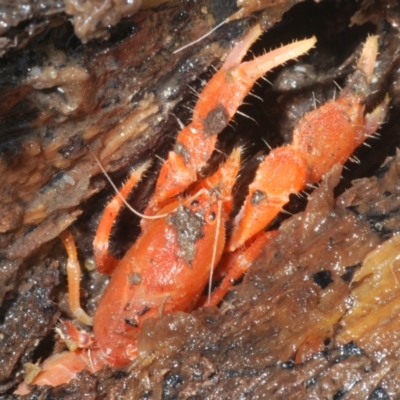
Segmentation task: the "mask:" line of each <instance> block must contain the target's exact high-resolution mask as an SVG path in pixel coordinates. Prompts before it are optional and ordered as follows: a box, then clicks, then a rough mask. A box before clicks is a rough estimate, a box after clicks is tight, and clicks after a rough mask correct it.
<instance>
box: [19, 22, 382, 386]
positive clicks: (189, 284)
mask: <svg viewBox="0 0 400 400" xmlns="http://www.w3.org/2000/svg"><path fill="white" fill-rule="evenodd" d="M260 34H261V29H260V27H259V26H258V25H257V26H255V27H254V28H253V29H251V30H250V32H249V33H248V34H247V35H246V37H245V38H244V39H242V40H241V41H240V42H239V43H238V44H237V45H236V46H235V47H234V49H233V50H232V52H231V53H230V55H229V56H228V57H227V59H226V60H225V63H224V64H223V66H222V68H221V69H220V70H219V71H218V72H217V73H216V74H215V75H214V76H213V78H212V79H211V80H210V81H209V82H208V84H207V85H206V86H205V87H204V89H203V91H202V93H201V95H200V97H199V100H198V102H197V104H196V106H195V109H194V111H193V119H192V122H191V123H190V124H189V125H188V126H186V127H184V128H183V129H182V130H181V131H180V133H179V134H178V137H177V141H176V144H175V147H174V150H173V151H171V152H170V153H169V155H168V159H167V160H166V162H165V163H164V164H163V166H162V169H161V172H160V175H159V178H158V181H157V185H156V190H155V194H154V196H153V197H152V199H151V200H150V203H149V206H148V208H147V210H146V211H145V214H146V217H145V218H143V219H142V234H141V236H140V237H139V239H138V240H137V241H136V242H135V244H134V245H133V247H132V248H131V249H130V250H128V252H127V253H126V255H125V256H124V258H123V259H122V260H121V261H119V262H118V261H116V260H115V259H113V258H112V257H111V256H110V255H109V253H108V239H109V235H110V231H111V227H112V225H113V222H114V220H115V217H116V215H117V213H118V211H119V209H120V207H121V206H122V203H123V199H124V198H126V197H127V195H128V194H129V192H130V191H131V189H132V188H133V186H135V184H136V183H137V182H138V181H139V179H140V177H141V175H142V173H143V171H144V170H145V169H146V166H145V165H144V166H142V167H141V168H139V169H137V170H136V171H134V172H133V173H132V175H131V176H130V178H129V180H128V181H127V183H126V184H125V185H124V186H123V188H122V189H121V191H120V194H117V195H116V196H115V197H114V198H113V200H112V201H111V202H110V203H109V204H108V206H107V208H106V210H105V212H104V215H103V217H102V219H101V221H100V224H99V228H98V230H97V233H96V236H95V239H94V252H95V259H96V263H97V266H98V268H99V270H100V271H101V272H104V273H108V274H111V280H110V283H109V285H108V287H107V288H106V290H105V293H104V295H103V297H102V298H101V300H100V303H99V306H98V309H97V311H96V313H95V315H94V318H93V335H89V334H87V333H83V332H80V331H78V330H77V328H75V327H74V325H73V324H72V323H70V322H65V323H62V324H61V326H60V327H59V328H58V331H59V333H60V334H61V336H62V337H63V338H64V339H66V341H67V342H68V343H69V344H70V345H71V343H72V349H71V350H70V351H65V352H63V353H61V354H56V355H53V356H52V357H50V358H49V359H48V360H46V361H45V362H44V363H43V365H42V366H41V367H42V370H41V372H39V374H38V375H37V376H36V377H35V378H34V379H33V381H32V382H30V383H31V384H36V385H46V384H48V385H53V386H56V385H59V384H61V383H64V382H67V381H69V380H70V379H71V378H72V377H73V376H74V375H75V374H76V373H78V372H80V371H82V370H83V369H86V370H89V371H91V372H95V371H97V370H99V369H100V368H102V367H103V366H104V365H111V366H121V365H125V364H128V363H129V362H130V361H131V360H133V359H134V358H136V357H137V356H138V349H137V339H138V335H139V332H140V329H141V327H142V325H143V323H144V321H145V320H147V319H149V318H157V317H159V316H161V315H163V314H167V313H172V312H176V311H190V310H192V309H194V308H195V307H198V306H199V305H215V304H218V303H219V302H220V301H221V299H222V298H223V296H224V295H225V293H226V291H227V290H228V288H229V286H230V282H231V280H232V279H235V278H237V277H239V276H240V275H241V274H243V273H244V271H245V270H246V268H247V267H248V265H249V263H250V262H251V260H252V259H254V257H256V256H257V255H258V253H259V250H260V248H262V246H263V245H264V244H265V243H266V241H268V240H269V238H270V237H271V235H274V234H275V233H271V232H264V231H263V228H264V227H265V226H266V225H267V224H268V223H269V222H270V221H271V220H272V219H273V218H274V217H275V216H276V215H277V214H278V213H279V212H280V211H281V210H282V207H283V206H284V205H285V204H286V203H287V202H288V199H289V195H290V194H291V193H297V192H299V191H301V190H303V189H304V187H305V186H306V185H307V184H310V183H314V182H318V181H319V180H320V179H321V178H322V175H323V174H325V173H326V172H327V171H328V170H329V169H330V168H331V167H332V166H333V165H334V164H336V163H344V162H345V161H346V160H347V158H348V157H349V156H350V155H351V154H352V152H353V151H354V150H355V148H356V147H357V146H359V145H360V144H361V143H362V142H363V141H364V140H365V139H366V138H368V137H369V136H370V135H372V134H373V133H374V132H375V131H376V130H377V128H378V127H379V125H380V123H381V122H382V121H383V119H384V117H385V114H386V109H387V106H388V98H387V97H386V98H385V100H384V101H383V102H382V104H381V105H380V106H378V107H377V108H376V109H375V110H374V111H373V112H372V113H371V114H367V115H364V99H365V97H366V96H367V94H368V87H369V83H370V80H371V77H372V75H373V70H374V63H375V60H376V57H377V47H378V39H377V37H375V36H371V37H369V38H368V39H367V41H366V43H365V45H364V48H363V51H362V54H361V56H360V59H359V62H358V64H357V67H356V71H355V72H354V74H353V75H352V76H351V77H350V79H349V81H348V84H347V86H346V88H345V89H344V90H343V91H342V92H341V94H340V96H339V97H338V98H337V99H336V100H334V101H330V102H328V103H327V104H325V105H324V106H322V107H320V108H319V109H317V110H314V111H311V112H309V113H307V114H306V115H305V116H304V117H303V118H302V120H301V121H300V122H299V124H298V125H297V127H296V128H295V131H294V135H293V142H292V144H290V145H287V146H284V147H281V148H278V149H274V150H272V151H271V152H270V154H269V155H268V156H267V157H266V158H265V159H264V161H263V162H262V163H261V164H260V166H259V168H258V170H257V173H256V176H255V179H254V181H253V183H252V184H251V185H250V187H249V193H248V195H247V197H246V199H245V202H244V205H243V206H242V208H241V210H240V212H239V213H238V215H237V216H236V217H235V219H234V222H233V231H232V235H231V236H230V237H229V238H228V241H227V244H226V243H225V242H226V232H225V225H226V223H227V221H228V220H229V216H230V213H231V208H232V198H233V195H232V188H233V185H234V183H235V181H236V178H237V175H238V172H239V169H240V153H241V150H240V149H235V150H234V151H233V152H232V154H231V155H230V156H229V157H228V158H227V160H226V161H225V163H224V164H223V165H222V166H221V167H220V168H219V169H218V170H217V171H216V172H215V173H214V174H213V175H211V176H210V177H208V178H205V179H200V178H199V176H200V170H201V169H202V168H203V167H204V166H205V165H206V163H207V161H208V159H209V158H210V156H211V153H212V152H213V150H214V146H215V142H216V137H217V134H218V133H220V132H221V131H222V129H223V128H224V127H225V126H226V125H227V124H228V123H229V121H230V120H231V118H232V117H233V116H234V114H235V113H236V111H237V109H238V107H239V106H240V105H241V103H242V101H243V99H244V97H245V96H246V94H247V93H248V92H249V91H250V89H251V88H252V86H253V84H254V83H255V81H256V80H257V79H258V78H260V77H261V76H262V75H264V74H265V73H266V72H267V71H268V70H269V69H271V68H273V67H275V66H277V65H279V64H281V63H283V62H285V61H286V60H288V59H291V58H295V57H298V56H300V55H301V54H303V53H305V52H306V51H308V50H309V49H310V48H311V47H312V46H313V45H314V43H315V39H314V38H312V39H308V40H304V41H299V42H296V43H292V44H290V45H288V46H284V47H282V48H280V49H277V50H275V51H272V52H270V53H267V54H264V55H263V56H261V57H258V58H255V59H254V60H252V61H248V62H243V63H242V62H241V61H242V58H243V57H244V55H245V54H246V52H247V50H248V49H249V47H250V45H251V44H252V43H253V42H254V41H255V40H256V39H257V38H258V36H259V35H260ZM62 240H63V243H64V245H65V247H66V249H67V253H68V257H69V259H68V265H67V270H68V273H69V274H70V275H69V278H68V280H69V295H70V304H71V308H72V311H73V312H74V314H75V316H76V317H77V318H78V319H80V320H81V321H83V322H84V323H86V324H91V322H92V321H91V318H90V317H89V316H87V315H86V313H85V312H84V311H83V310H82V309H81V308H80V305H79V274H80V271H79V264H78V261H77V256H76V249H75V244H74V240H73V238H72V236H71V234H70V233H69V232H65V233H64V234H63V235H62ZM223 253H226V254H227V255H226V256H225V257H224V259H223V262H222V263H220V260H221V258H222V255H223ZM214 268H218V270H219V274H220V275H221V276H223V277H224V278H223V280H222V283H221V285H220V286H219V287H218V288H217V289H216V290H215V291H214V292H213V293H211V295H210V296H209V297H208V298H207V299H206V300H204V299H203V298H202V297H201V295H202V293H203V291H204V289H205V287H206V286H207V283H208V282H209V280H210V279H212V278H210V277H212V273H213V270H214ZM27 390H28V389H27V387H26V385H24V384H23V385H21V386H20V388H19V389H18V391H17V393H19V394H23V393H26V392H27Z"/></svg>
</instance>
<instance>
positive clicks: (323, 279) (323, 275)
mask: <svg viewBox="0 0 400 400" xmlns="http://www.w3.org/2000/svg"><path fill="white" fill-rule="evenodd" d="M313 278H314V282H315V283H316V284H317V285H318V286H319V287H320V288H321V289H325V288H326V287H328V286H329V284H330V283H332V282H333V279H332V274H331V271H329V270H327V269H325V270H323V271H319V272H317V273H316V274H314V275H313Z"/></svg>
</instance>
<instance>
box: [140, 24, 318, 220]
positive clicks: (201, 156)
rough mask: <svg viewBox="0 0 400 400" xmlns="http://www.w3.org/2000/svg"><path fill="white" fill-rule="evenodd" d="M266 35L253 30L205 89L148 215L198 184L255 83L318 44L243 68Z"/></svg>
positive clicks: (310, 42) (301, 43) (293, 47)
mask: <svg viewBox="0 0 400 400" xmlns="http://www.w3.org/2000/svg"><path fill="white" fill-rule="evenodd" d="M261 33H262V31H261V28H260V26H259V25H256V26H255V27H253V28H252V29H251V30H250V31H249V33H248V34H247V35H246V36H245V37H244V38H243V39H242V40H241V41H240V42H239V43H238V44H237V45H236V46H235V48H234V49H233V50H232V52H231V53H230V55H229V56H228V58H227V59H226V61H225V63H224V65H223V66H222V68H221V69H220V70H218V71H217V72H216V73H215V75H214V76H213V77H212V78H211V79H210V81H209V82H208V83H207V85H206V86H205V87H204V89H203V91H202V92H201V94H200V95H199V99H198V101H197V103H196V106H195V108H194V111H193V119H192V122H191V123H190V124H189V125H188V126H186V127H185V128H183V129H182V130H181V131H180V132H179V134H178V137H177V140H176V144H175V148H174V151H172V152H170V153H169V155H168V158H167V160H166V161H165V163H164V164H163V167H162V169H161V172H160V177H159V179H158V181H157V184H156V189H155V194H154V196H153V199H152V201H151V202H150V205H149V207H148V209H147V210H146V214H154V213H156V212H157V211H158V210H159V209H160V207H161V206H162V204H163V203H164V201H165V200H166V199H167V198H168V197H173V196H176V195H178V194H179V193H182V192H183V191H184V190H185V189H186V188H187V187H188V186H189V185H190V184H192V183H193V182H195V181H196V180H197V174H198V173H199V172H200V171H201V169H202V168H203V167H204V166H205V165H206V163H207V161H208V160H209V158H210V157H211V154H212V152H213V151H214V148H215V143H216V140H217V135H218V134H219V133H220V132H221V131H222V130H223V129H224V128H225V127H226V126H227V125H228V123H229V121H230V120H231V119H232V117H233V116H234V114H235V113H236V111H237V109H238V108H239V106H240V105H241V104H242V102H243V100H244V98H245V96H246V95H247V94H248V93H249V91H250V90H251V88H252V87H253V85H254V83H255V81H256V80H257V79H259V78H260V77H262V76H263V75H264V74H265V73H266V72H267V71H269V70H270V69H272V68H274V67H276V66H278V65H280V64H282V63H283V62H285V61H288V60H290V59H292V58H296V57H298V56H300V55H302V54H304V53H305V52H307V51H308V50H309V49H310V48H311V47H312V46H313V45H314V44H315V41H316V39H315V38H311V39H307V40H303V41H299V42H296V43H292V44H289V45H287V46H284V47H281V48H279V49H276V50H274V51H272V52H269V53H267V54H264V55H263V56H260V57H257V58H255V59H254V60H252V61H249V62H244V63H241V61H242V58H243V57H244V55H245V54H246V52H247V50H248V49H249V47H250V46H251V45H252V44H253V43H254V41H255V40H256V39H257V38H258V37H259V35H260V34H261ZM160 205H161V206H160Z"/></svg>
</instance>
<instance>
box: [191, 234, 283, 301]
mask: <svg viewBox="0 0 400 400" xmlns="http://www.w3.org/2000/svg"><path fill="white" fill-rule="evenodd" d="M277 233H278V232H277V231H270V232H264V231H261V232H259V234H258V235H257V236H256V237H255V238H253V239H252V240H251V242H250V244H249V245H247V246H245V247H242V248H240V249H237V250H236V251H234V252H233V253H226V254H225V255H224V256H223V258H222V260H221V262H220V264H219V265H218V269H217V274H216V276H215V278H218V277H219V276H223V279H222V282H221V283H220V284H219V286H218V287H217V288H216V289H215V290H214V291H213V292H212V293H211V295H210V296H209V297H203V298H202V299H201V302H200V303H199V304H198V307H212V306H217V305H218V304H219V303H220V302H221V301H222V299H223V298H224V297H225V295H226V293H227V292H228V290H229V289H230V288H231V287H232V285H233V284H234V283H235V281H237V280H238V279H240V277H241V276H242V275H243V274H244V273H245V272H246V271H247V270H248V268H249V267H250V265H251V263H252V262H253V261H254V260H255V259H256V258H257V257H258V256H259V255H260V253H261V250H262V249H263V248H264V247H265V245H266V244H267V243H268V242H269V241H270V240H271V239H272V238H273V237H274V236H276V235H277Z"/></svg>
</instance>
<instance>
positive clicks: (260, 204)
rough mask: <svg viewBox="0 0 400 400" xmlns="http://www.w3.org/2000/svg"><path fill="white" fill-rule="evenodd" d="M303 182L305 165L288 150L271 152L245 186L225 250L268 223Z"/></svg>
mask: <svg viewBox="0 0 400 400" xmlns="http://www.w3.org/2000/svg"><path fill="white" fill-rule="evenodd" d="M306 180H307V164H306V162H305V161H304V159H303V158H302V157H299V155H298V154H297V153H296V151H295V150H294V149H293V148H292V147H290V146H286V147H280V148H277V149H274V150H272V151H271V153H270V154H269V155H268V156H267V157H266V158H265V160H264V161H263V162H262V163H261V164H260V165H259V167H258V169H257V172H256V176H255V178H254V181H253V182H252V183H251V184H250V186H249V193H248V195H247V197H246V199H245V202H244V205H243V206H242V209H241V210H240V212H239V214H238V215H237V216H236V218H235V229H234V231H233V233H232V236H231V239H230V241H229V244H228V250H229V251H234V250H236V249H237V248H238V247H240V246H241V245H242V244H243V243H245V242H246V241H247V240H248V239H249V238H251V237H252V236H253V235H255V234H256V233H257V232H259V231H260V230H262V229H263V228H264V227H265V226H266V225H267V224H268V223H270V222H271V221H272V220H273V219H274V218H275V217H276V216H277V215H278V214H279V213H280V212H281V211H282V208H283V206H284V205H285V204H286V203H287V202H288V201H289V195H290V194H291V193H297V192H299V191H300V190H302V189H303V187H304V185H305V183H306Z"/></svg>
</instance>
